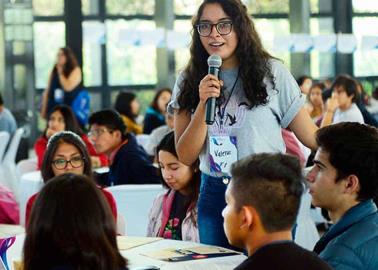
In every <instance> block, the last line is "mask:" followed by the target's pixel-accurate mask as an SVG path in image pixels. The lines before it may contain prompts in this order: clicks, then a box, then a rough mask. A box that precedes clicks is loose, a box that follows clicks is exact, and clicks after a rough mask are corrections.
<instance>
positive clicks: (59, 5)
mask: <svg viewBox="0 0 378 270" xmlns="http://www.w3.org/2000/svg"><path fill="white" fill-rule="evenodd" d="M52 2H53V4H52ZM33 11H34V15H36V16H60V15H63V13H64V0H53V1H51V0H33Z"/></svg>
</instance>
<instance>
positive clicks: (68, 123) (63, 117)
mask: <svg viewBox="0 0 378 270" xmlns="http://www.w3.org/2000/svg"><path fill="white" fill-rule="evenodd" d="M63 130H68V131H72V132H74V133H76V134H77V135H79V136H80V137H81V139H82V140H83V141H84V142H85V145H86V147H87V149H88V152H89V155H90V159H91V162H92V166H93V167H95V168H96V167H102V166H107V165H108V160H107V158H106V156H105V155H102V154H97V152H96V150H95V149H94V147H93V145H92V143H91V142H90V141H89V140H88V137H87V135H85V133H84V132H83V131H82V130H81V128H80V126H79V124H78V122H77V120H76V117H75V116H74V114H73V112H72V110H71V108H70V107H68V106H67V105H57V106H55V107H54V108H53V109H52V111H51V113H50V115H49V118H48V122H47V127H46V129H45V131H44V132H43V135H42V136H41V137H39V138H38V139H37V141H36V142H35V144H34V150H35V153H36V155H37V158H38V170H40V169H41V166H42V161H43V157H44V155H45V152H46V145H47V141H48V139H49V138H50V137H51V136H52V135H54V134H55V133H57V132H59V131H63Z"/></svg>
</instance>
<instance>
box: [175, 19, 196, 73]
mask: <svg viewBox="0 0 378 270" xmlns="http://www.w3.org/2000/svg"><path fill="white" fill-rule="evenodd" d="M192 29H193V28H192V22H191V21H190V20H176V21H175V22H174V30H175V31H177V32H182V33H186V34H187V35H188V36H190V35H191V34H190V32H191V31H192ZM190 39H191V37H190ZM189 58H190V48H189V46H188V47H187V48H181V49H176V50H175V62H176V64H175V66H176V74H178V72H180V71H181V70H183V69H184V68H185V66H186V64H187V63H188V61H189Z"/></svg>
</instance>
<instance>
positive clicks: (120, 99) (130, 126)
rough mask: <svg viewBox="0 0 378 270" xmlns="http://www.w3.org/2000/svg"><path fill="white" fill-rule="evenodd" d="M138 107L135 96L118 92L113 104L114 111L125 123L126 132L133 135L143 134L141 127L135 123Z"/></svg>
mask: <svg viewBox="0 0 378 270" xmlns="http://www.w3.org/2000/svg"><path fill="white" fill-rule="evenodd" d="M139 107H140V105H139V101H138V99H137V96H136V95H135V94H134V93H132V92H119V94H118V95H117V98H116V101H115V104H114V109H115V110H116V111H117V112H118V113H119V114H120V115H121V117H122V120H123V122H124V123H125V126H126V132H128V133H134V134H135V135H138V134H142V133H143V127H142V126H141V125H139V124H138V123H137V118H138V115H139Z"/></svg>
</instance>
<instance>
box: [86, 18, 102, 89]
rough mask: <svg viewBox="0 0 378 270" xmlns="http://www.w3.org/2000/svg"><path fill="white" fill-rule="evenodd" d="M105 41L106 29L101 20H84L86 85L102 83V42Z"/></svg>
mask: <svg viewBox="0 0 378 270" xmlns="http://www.w3.org/2000/svg"><path fill="white" fill-rule="evenodd" d="M104 41H105V29H104V25H103V24H102V23H101V22H96V21H86V22H83V76H84V85H85V86H98V85H101V84H102V77H101V43H102V42H104Z"/></svg>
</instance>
